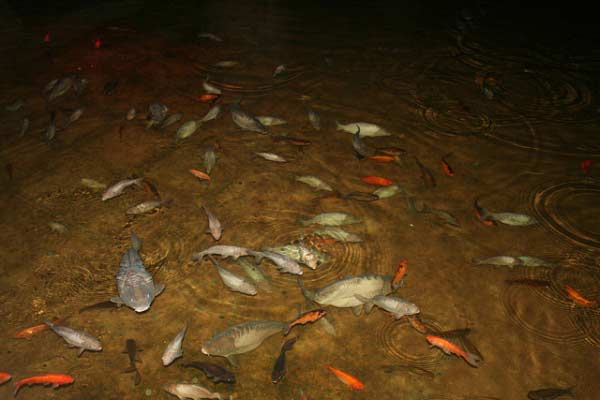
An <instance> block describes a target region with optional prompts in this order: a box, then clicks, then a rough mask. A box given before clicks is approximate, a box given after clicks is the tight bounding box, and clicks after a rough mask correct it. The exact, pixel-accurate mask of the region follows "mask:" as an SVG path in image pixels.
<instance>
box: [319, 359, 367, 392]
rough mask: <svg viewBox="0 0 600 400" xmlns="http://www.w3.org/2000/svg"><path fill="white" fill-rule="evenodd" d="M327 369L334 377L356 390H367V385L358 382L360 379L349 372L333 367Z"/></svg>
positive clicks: (329, 366) (327, 366)
mask: <svg viewBox="0 0 600 400" xmlns="http://www.w3.org/2000/svg"><path fill="white" fill-rule="evenodd" d="M325 368H327V369H328V370H330V371H331V372H333V373H334V375H335V376H336V377H337V378H338V379H339V380H340V381H342V382H344V383H345V384H346V385H348V386H350V387H351V388H352V389H354V390H363V389H364V388H365V384H364V383H362V382H361V381H359V380H358V378H356V377H354V376H352V375H350V374H349V373H347V372H344V371H341V370H339V369H337V368H334V367H332V366H331V365H326V366H325Z"/></svg>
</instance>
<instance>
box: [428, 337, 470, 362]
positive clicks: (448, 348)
mask: <svg viewBox="0 0 600 400" xmlns="http://www.w3.org/2000/svg"><path fill="white" fill-rule="evenodd" d="M426 339H427V341H428V342H429V344H430V345H431V347H438V348H440V349H441V350H442V351H443V352H444V353H446V354H447V355H450V354H455V355H457V356H458V357H461V358H463V359H464V360H465V361H466V362H467V364H469V365H470V366H471V367H475V368H477V367H478V366H479V364H480V363H481V358H479V357H478V356H477V355H476V354H473V353H469V352H467V351H465V350H463V349H461V348H460V347H458V346H457V345H455V344H454V343H452V342H450V341H448V340H446V339H444V338H442V337H439V336H435V335H427V336H426Z"/></svg>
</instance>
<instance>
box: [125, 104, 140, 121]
mask: <svg viewBox="0 0 600 400" xmlns="http://www.w3.org/2000/svg"><path fill="white" fill-rule="evenodd" d="M136 115H137V111H136V110H135V108H133V107H131V108H130V109H129V111H127V115H126V116H125V119H127V121H131V120H132V119H134V118H135V116H136Z"/></svg>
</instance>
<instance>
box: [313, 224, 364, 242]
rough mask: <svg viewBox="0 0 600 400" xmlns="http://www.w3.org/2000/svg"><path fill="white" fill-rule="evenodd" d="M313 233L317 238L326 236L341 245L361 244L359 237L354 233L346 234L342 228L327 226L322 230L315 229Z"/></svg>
mask: <svg viewBox="0 0 600 400" xmlns="http://www.w3.org/2000/svg"><path fill="white" fill-rule="evenodd" d="M314 233H315V235H318V236H328V237H330V238H333V239H335V240H337V241H339V242H343V243H360V242H362V239H361V238H360V237H359V236H357V235H355V234H354V233H350V232H346V231H345V230H343V229H342V228H338V227H334V226H327V227H325V228H322V229H316V230H315V231H314Z"/></svg>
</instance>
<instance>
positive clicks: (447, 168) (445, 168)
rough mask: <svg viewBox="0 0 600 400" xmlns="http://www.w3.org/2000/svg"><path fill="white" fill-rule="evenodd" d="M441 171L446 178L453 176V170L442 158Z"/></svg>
mask: <svg viewBox="0 0 600 400" xmlns="http://www.w3.org/2000/svg"><path fill="white" fill-rule="evenodd" d="M442 170H443V171H444V173H445V174H446V175H447V176H454V170H453V169H452V167H451V166H450V164H448V162H447V161H446V160H445V159H444V158H442Z"/></svg>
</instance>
